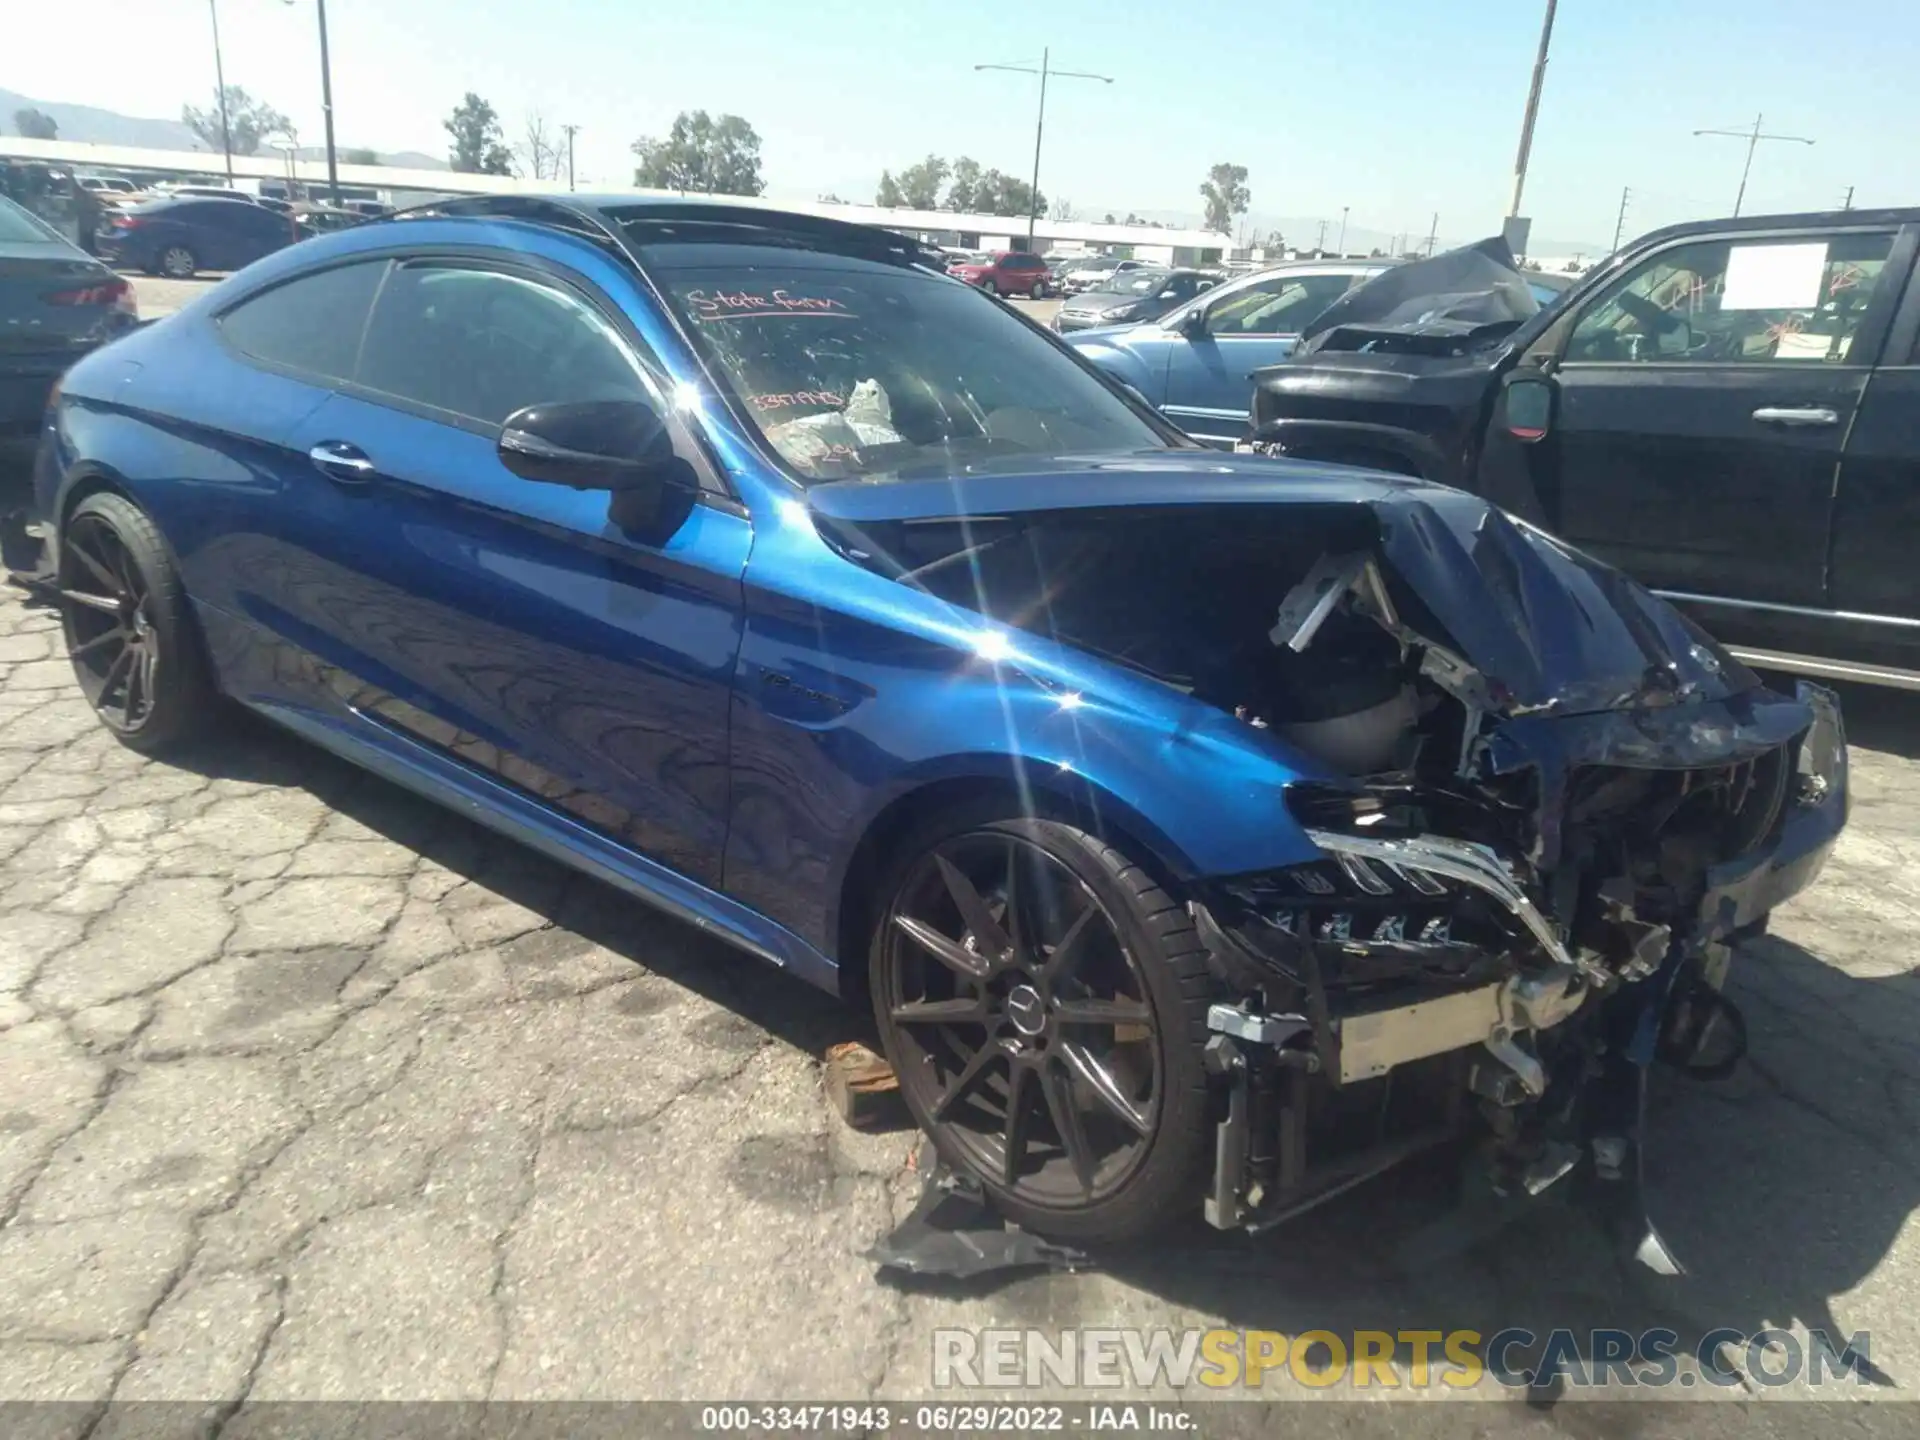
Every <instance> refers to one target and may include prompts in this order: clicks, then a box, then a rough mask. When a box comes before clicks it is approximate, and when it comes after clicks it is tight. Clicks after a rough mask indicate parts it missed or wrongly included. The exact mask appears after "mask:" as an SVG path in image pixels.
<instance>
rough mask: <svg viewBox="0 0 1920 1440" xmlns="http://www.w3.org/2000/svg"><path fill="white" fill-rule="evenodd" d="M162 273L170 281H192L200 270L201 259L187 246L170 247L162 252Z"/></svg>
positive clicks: (160, 262)
mask: <svg viewBox="0 0 1920 1440" xmlns="http://www.w3.org/2000/svg"><path fill="white" fill-rule="evenodd" d="M159 264H160V273H161V274H162V275H164V276H166V277H167V279H169V280H191V279H192V278H193V277H194V274H195V273H196V272H197V271H198V270H199V269H200V257H199V256H197V255H195V254H194V253H193V251H191V250H189V249H188V248H187V247H186V246H185V245H169V246H167V247H166V248H165V249H164V250H162V251H161V252H160V261H159Z"/></svg>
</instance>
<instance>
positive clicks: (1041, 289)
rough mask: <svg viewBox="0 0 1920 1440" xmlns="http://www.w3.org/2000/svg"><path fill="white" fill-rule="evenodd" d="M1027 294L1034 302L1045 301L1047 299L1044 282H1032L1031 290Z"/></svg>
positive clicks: (1045, 283)
mask: <svg viewBox="0 0 1920 1440" xmlns="http://www.w3.org/2000/svg"><path fill="white" fill-rule="evenodd" d="M1027 293H1028V294H1029V295H1030V296H1032V297H1033V298H1034V299H1035V300H1044V299H1046V298H1047V282H1046V281H1044V280H1036V281H1034V282H1033V289H1031V290H1029V291H1028V292H1027Z"/></svg>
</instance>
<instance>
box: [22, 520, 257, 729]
mask: <svg viewBox="0 0 1920 1440" xmlns="http://www.w3.org/2000/svg"><path fill="white" fill-rule="evenodd" d="M58 564H59V570H58V574H57V578H58V583H59V587H60V614H61V621H62V629H63V630H64V632H65V634H66V641H67V654H68V656H69V657H70V658H71V659H72V661H73V671H74V676H75V678H76V679H78V680H79V682H80V690H81V693H82V694H84V695H85V696H86V698H87V703H88V704H89V705H91V706H93V709H94V713H95V714H96V715H98V716H99V717H100V720H101V723H102V724H104V725H105V726H106V727H107V728H108V729H109V730H111V731H113V732H114V733H115V734H116V735H118V736H119V737H120V738H121V740H123V741H125V742H126V743H127V744H128V745H130V746H132V747H133V748H134V749H136V750H143V751H156V750H161V749H164V748H166V747H167V746H168V745H171V744H173V743H174V742H176V741H178V740H181V739H184V738H186V737H187V736H189V735H191V734H193V733H195V732H197V731H202V730H204V729H206V728H208V727H209V726H210V725H211V724H212V723H213V722H214V720H215V718H216V716H217V714H218V710H219V706H220V700H219V696H218V694H217V692H216V691H215V689H214V687H213V683H212V681H211V679H210V678H209V677H208V673H207V666H206V662H205V659H204V657H203V656H202V654H201V649H200V637H199V634H198V632H197V631H196V630H195V628H194V625H193V617H192V615H191V614H190V612H189V609H188V601H187V595H186V591H185V589H184V588H182V586H181V584H180V577H179V575H178V574H177V573H176V572H175V570H174V568H173V561H172V559H171V558H170V557H169V556H168V554H167V548H166V545H165V543H164V542H163V541H162V540H161V538H160V532H159V531H158V530H156V529H155V528H154V525H153V521H152V520H150V519H148V518H147V514H146V512H145V511H143V510H141V509H140V507H139V506H137V505H135V504H134V503H133V502H132V501H130V500H128V499H126V498H125V497H124V496H121V495H113V494H101V495H89V496H88V497H87V498H86V499H84V500H82V501H81V502H80V503H79V505H77V506H75V507H74V511H73V513H72V514H71V515H70V516H68V517H67V521H66V523H65V524H64V525H62V526H61V527H60V552H59V561H58Z"/></svg>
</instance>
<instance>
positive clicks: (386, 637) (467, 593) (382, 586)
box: [251, 256, 751, 885]
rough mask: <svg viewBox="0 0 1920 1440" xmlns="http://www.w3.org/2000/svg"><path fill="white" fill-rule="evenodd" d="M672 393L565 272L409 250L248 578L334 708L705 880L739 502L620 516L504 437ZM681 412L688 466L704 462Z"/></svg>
mask: <svg viewBox="0 0 1920 1440" xmlns="http://www.w3.org/2000/svg"><path fill="white" fill-rule="evenodd" d="M665 393H666V386H665V382H664V371H662V370H661V369H660V367H659V364H658V362H657V360H655V359H654V358H653V357H651V356H650V355H648V354H647V353H646V352H645V350H644V348H643V346H642V344H641V342H640V341H639V339H638V336H637V335H636V334H635V333H634V332H633V331H632V329H631V327H630V326H628V325H627V324H626V323H625V322H624V320H623V319H622V318H621V317H620V315H619V313H618V310H617V307H615V306H614V305H613V304H612V303H611V302H610V301H609V300H608V299H607V298H606V297H605V296H604V295H602V294H600V293H598V292H596V291H594V290H593V289H592V288H591V287H589V286H587V285H586V284H585V283H584V282H583V281H580V280H578V279H577V278H576V277H569V276H567V275H564V274H561V273H559V272H556V271H552V270H548V269H545V268H541V267H532V266H526V265H521V264H518V263H513V262H508V261H505V260H501V261H498V262H495V261H493V260H490V259H478V258H473V257H451V256H450V257H446V258H440V259H409V260H405V261H402V262H397V263H396V264H395V265H394V267H393V269H392V270H391V272H390V273H389V274H388V275H387V276H386V278H385V279H384V281H383V283H382V285H381V288H380V292H379V295H378V298H377V299H376V300H375V302H374V305H373V309H372V314H371V317H370V319H369V321H368V324H367V328H366V333H365V336H364V339H363V341H362V343H361V344H360V346H359V348H358V360H357V363H356V366H355V369H354V373H353V377H352V379H351V381H350V382H348V383H346V384H344V385H342V386H341V387H340V388H339V389H338V390H337V391H336V392H335V393H333V394H332V395H330V396H329V397H328V398H327V399H326V401H325V402H324V403H323V404H321V405H320V406H319V408H318V409H317V410H315V411H314V412H313V413H312V414H311V415H309V416H307V417H306V418H305V419H304V420H303V421H302V422H301V423H300V424H299V425H298V426H296V427H295V429H294V430H293V432H292V433H291V435H290V436H289V437H288V440H287V442H286V444H285V446H284V447H283V448H284V450H285V451H286V452H287V453H289V454H291V455H294V456H304V457H307V459H306V464H305V468H304V471H303V472H302V473H301V474H300V476H299V482H298V485H299V491H300V495H299V498H297V499H295V500H294V502H293V509H294V510H296V511H297V512H298V515H299V527H300V533H299V534H297V535H292V534H290V535H288V536H286V537H285V542H284V544H283V545H282V546H280V547H279V550H278V553H277V554H274V555H266V556H263V557H262V563H261V565H260V566H259V567H258V569H259V572H260V573H258V574H257V575H256V576H255V577H254V578H253V580H252V581H251V583H252V584H253V585H254V586H255V587H256V588H257V589H258V590H260V591H261V592H262V596H263V600H264V609H265V611H266V612H270V613H272V614H273V615H274V617H275V618H274V621H273V624H274V625H275V627H276V628H277V629H278V630H279V632H280V633H281V635H282V637H283V638H285V639H287V640H289V641H291V642H292V643H293V644H294V645H296V646H298V647H299V649H300V650H301V651H303V652H305V654H306V655H307V656H308V657H309V658H310V663H311V665H312V667H313V668H314V672H315V673H316V674H317V675H319V676H322V677H323V678H324V683H325V684H327V685H328V686H329V687H331V689H332V691H333V693H334V695H335V697H336V703H342V704H344V705H346V706H347V707H348V708H349V709H350V710H351V711H353V712H354V713H355V714H357V715H358V716H360V717H362V718H364V719H367V720H370V721H372V722H374V723H377V724H380V725H384V726H386V727H388V728H389V729H390V730H393V731H397V732H399V733H400V734H402V735H404V736H406V737H407V738H409V739H411V740H414V741H417V742H419V743H422V744H425V745H427V746H430V747H432V748H433V749H435V750H438V751H440V752H442V753H443V754H445V755H448V756H451V757H454V758H456V759H458V760H460V761H462V762H464V763H466V764H468V765H471V766H474V767H477V768H479V769H481V770H483V771H486V772H487V773H489V774H490V775H492V776H493V777H495V778H497V779H499V780H503V781H505V782H506V783H508V784H510V785H512V786H515V787H517V788H518V789H520V790H522V791H524V792H526V793H528V794H530V795H532V796H534V797H537V798H539V799H541V800H543V801H545V802H546V803H548V804H549V805H551V806H553V807H554V808H556V809H557V810H560V811H564V812H566V813H567V814H568V815H569V816H570V817H571V818H574V819H576V820H579V821H581V822H583V823H585V824H587V825H589V826H591V827H592V828H594V829H595V830H598V831H600V832H602V833H604V834H607V835H609V836H611V837H612V838H614V839H616V840H618V841H620V842H621V843H623V844H625V845H628V846H630V847H631V848H633V849H635V850H638V851H640V852H642V853H644V854H647V855H649V856H651V857H653V858H655V859H656V860H659V861H660V862H662V863H663V864H666V865H668V866H670V867H672V868H673V869H675V870H677V871H679V872H680V873H682V874H684V875H687V876H690V877H692V878H694V879H696V880H698V881H700V882H702V883H704V884H710V885H712V884H718V882H719V878H720V860H721V854H722V850H723V847H724V841H725V826H726V813H727V722H728V703H729V694H730V686H731V682H732V674H733V665H734V660H735V656H736V654H737V651H738V648H739V644H740V633H741V590H740V575H741V572H742V570H743V569H744V566H745V563H746V555H747V550H748V545H749V541H750V539H751V531H750V528H749V525H748V522H747V520H746V518H745V515H744V512H743V511H742V510H741V509H740V507H738V506H737V505H735V504H733V503H732V502H731V501H729V500H726V499H724V498H723V497H721V496H720V495H719V494H718V493H717V492H716V491H715V490H714V489H712V488H711V487H712V486H713V485H716V484H717V482H715V481H711V480H709V482H708V488H705V489H702V488H700V487H699V486H698V485H697V484H696V485H695V486H694V487H693V488H690V489H689V490H688V491H687V492H686V496H687V504H686V505H684V506H683V507H680V508H679V509H678V510H676V511H674V512H672V513H666V514H657V513H656V514H649V515H644V516H638V515H627V514H625V513H623V512H622V510H621V507H620V505H619V503H618V500H617V498H610V497H609V496H608V495H607V494H606V493H603V492H583V491H575V490H572V489H568V488H565V487H561V486H555V485H543V484H537V483H534V482H530V481H527V480H523V479H521V478H519V477H517V476H515V475H513V474H512V473H510V472H509V471H508V470H507V469H506V468H505V467H504V466H503V465H502V464H501V462H500V460H499V458H498V454H497V451H496V448H495V446H496V441H497V437H498V434H499V430H500V426H501V422H502V421H503V420H504V419H506V417H507V416H508V415H509V414H511V413H512V412H513V411H515V410H518V409H520V408H521V407H523V406H526V405H531V404H536V403H540V402H552V401H564V400H588V399H635V400H640V401H643V402H645V403H647V404H649V405H651V406H653V407H654V408H655V409H656V410H658V411H659V412H660V413H662V414H665V415H668V416H669V417H671V415H672V412H671V409H670V407H669V406H667V404H666V402H665V400H664V394H665ZM669 424H670V427H672V428H674V429H675V431H676V446H677V448H678V450H679V451H680V453H681V454H683V455H684V456H685V457H686V466H687V472H686V473H687V474H688V476H689V477H692V478H693V479H694V480H696V481H697V480H698V477H699V476H700V475H701V474H702V473H703V471H702V469H701V467H702V466H704V463H705V462H704V460H702V459H701V458H700V457H699V455H698V452H697V451H696V450H695V449H694V448H693V447H692V446H691V444H690V442H689V439H688V437H687V436H686V435H685V434H684V433H683V432H680V431H679V428H678V421H677V420H672V419H670V420H669ZM696 497H698V498H696ZM709 501H710V502H711V503H707V502H709ZM267 597H270V598H267ZM256 608H261V602H256Z"/></svg>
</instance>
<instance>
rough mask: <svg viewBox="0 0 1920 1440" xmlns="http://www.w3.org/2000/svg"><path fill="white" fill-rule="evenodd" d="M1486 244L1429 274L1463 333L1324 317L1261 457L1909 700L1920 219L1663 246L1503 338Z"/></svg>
mask: <svg viewBox="0 0 1920 1440" xmlns="http://www.w3.org/2000/svg"><path fill="white" fill-rule="evenodd" d="M1497 247H1498V242H1492V246H1485V245H1483V246H1479V247H1474V249H1473V250H1471V251H1460V252H1454V255H1453V256H1443V257H1436V260H1435V261H1433V262H1427V263H1429V264H1434V265H1438V264H1439V261H1441V260H1447V261H1449V262H1450V263H1451V265H1452V271H1451V273H1450V274H1448V275H1443V276H1442V277H1441V279H1440V282H1439V288H1440V289H1450V290H1459V289H1480V290H1481V293H1482V296H1483V299H1482V301H1481V303H1480V309H1479V311H1478V312H1477V313H1476V311H1475V309H1474V307H1473V306H1472V305H1466V306H1460V307H1456V308H1453V309H1445V308H1435V307H1429V308H1428V309H1427V310H1425V311H1422V310H1421V309H1420V305H1419V303H1417V302H1415V303H1389V304H1384V305H1376V306H1375V307H1374V311H1373V313H1372V314H1368V313H1366V311H1367V307H1366V306H1365V305H1364V304H1361V305H1359V306H1358V307H1354V308H1357V309H1358V311H1359V312H1360V314H1359V315H1358V316H1356V315H1355V314H1354V313H1353V308H1350V309H1349V312H1348V313H1347V314H1345V315H1335V314H1332V313H1330V314H1329V315H1328V316H1326V317H1323V321H1322V323H1319V324H1317V325H1316V327H1315V328H1316V330H1317V331H1318V332H1319V333H1317V334H1314V335H1312V336H1310V337H1308V338H1306V339H1303V342H1302V345H1301V349H1300V350H1299V351H1298V352H1296V354H1295V356H1294V357H1293V358H1292V359H1290V360H1289V361H1288V362H1287V363H1286V364H1284V365H1280V366H1275V367H1272V368H1270V369H1266V370H1262V371H1259V372H1257V373H1256V374H1255V375H1254V377H1253V379H1254V381H1255V386H1256V391H1255V396H1254V405H1253V420H1254V435H1253V439H1254V443H1255V444H1256V445H1257V446H1258V447H1259V448H1262V449H1266V450H1270V451H1277V452H1280V453H1284V454H1287V455H1292V456H1300V457H1304V458H1318V459H1323V460H1336V461H1343V462H1347V463H1353V464H1363V465H1372V466H1375V467H1377V468H1382V469H1389V470H1399V471H1403V472H1407V473H1414V474H1420V475H1424V476H1426V477H1427V478H1429V479H1434V480H1440V481H1443V482H1445V483H1447V484H1451V485H1457V486H1459V487H1461V488H1463V489H1468V490H1473V491H1476V492H1478V493H1480V494H1483V495H1485V496H1486V497H1488V498H1489V499H1492V500H1495V501H1496V502H1498V503H1499V504H1501V505H1503V506H1505V507H1506V508H1507V509H1509V510H1511V511H1513V512H1514V513H1516V514H1518V515H1520V516H1522V517H1523V518H1526V519H1529V520H1532V521H1534V522H1535V523H1537V524H1539V525H1542V526H1544V527H1545V528H1547V529H1549V530H1552V531H1553V532H1555V533H1556V534H1559V535H1561V536H1563V537H1565V538H1566V539H1567V540H1568V541H1570V542H1571V543H1572V544H1574V545H1576V546H1578V547H1579V548H1581V549H1582V550H1586V551H1588V552H1590V553H1592V554H1594V555H1597V556H1599V557H1601V558H1602V559H1605V560H1608V561H1610V562H1612V563H1613V564H1615V565H1618V566H1620V567H1621V568H1622V569H1625V570H1627V571H1629V572H1630V573H1632V574H1633V575H1634V576H1636V577H1637V578H1639V579H1640V580H1642V581H1644V582H1646V583H1647V584H1648V585H1650V586H1652V587H1654V588H1655V589H1657V590H1659V591H1660V592H1661V593H1662V594H1664V595H1665V596H1666V597H1667V598H1668V599H1670V600H1674V601H1677V602H1679V603H1680V604H1681V605H1682V606H1683V608H1685V609H1687V610H1689V611H1691V612H1692V613H1693V615H1694V616H1695V618H1696V619H1698V620H1699V621H1700V622H1701V623H1702V624H1703V625H1705V626H1706V627H1707V628H1708V629H1709V630H1711V631H1712V632H1713V633H1714V635H1715V636H1717V637H1718V638H1719V639H1720V640H1722V641H1723V642H1725V643H1726V644H1727V645H1728V646H1729V647H1730V648H1731V649H1733V651H1734V653H1735V654H1737V655H1739V656H1740V657H1741V658H1742V659H1744V660H1747V661H1748V662H1749V663H1753V664H1758V665H1762V666H1766V667H1769V668H1773V669H1778V670H1788V671H1795V672H1799V673H1803V674H1809V675H1820V676H1829V677H1834V678H1839V679H1849V680H1863V681H1868V682H1873V683H1879V684H1888V685H1897V686H1901V687H1903V688H1907V689H1920V548H1916V549H1911V550H1910V548H1909V547H1920V540H1917V539H1916V537H1920V281H1916V280H1915V278H1914V273H1913V272H1914V265H1915V255H1916V251H1917V250H1920V209H1910V210H1850V211H1842V212H1836V213H1832V214H1824V215H1781V216H1768V217H1752V218H1742V219H1738V220H1720V221H1711V222H1700V223H1693V224H1687V225H1677V226H1673V227H1670V228H1668V229H1665V230H1659V231H1656V232H1655V233H1653V234H1651V235H1648V236H1646V237H1645V238H1643V239H1641V240H1638V241H1636V242H1635V243H1634V244H1632V245H1631V246H1629V247H1627V248H1626V249H1625V250H1623V251H1621V252H1620V253H1619V254H1618V255H1616V256H1614V257H1613V258H1612V259H1611V260H1609V261H1608V262H1606V263H1605V264H1604V265H1602V266H1600V267H1598V268H1596V269H1595V270H1594V271H1593V272H1592V273H1591V274H1589V275H1587V276H1585V277H1584V278H1583V279H1582V280H1581V282H1580V283H1579V284H1578V285H1577V286H1576V287H1575V288H1574V289H1572V290H1571V291H1569V292H1568V294H1567V295H1566V296H1565V297H1564V298H1563V299H1562V300H1561V301H1560V302H1559V303H1558V304H1556V305H1554V306H1552V307H1551V308H1549V309H1547V310H1545V311H1542V312H1539V313H1537V314H1532V315H1528V316H1524V317H1522V318H1519V319H1518V321H1517V323H1515V321H1514V320H1513V319H1511V318H1508V319H1504V320H1503V319H1502V318H1500V316H1499V315H1498V313H1497V308H1496V310H1495V311H1492V312H1489V311H1488V310H1487V309H1486V306H1485V302H1484V296H1485V295H1487V294H1494V293H1496V292H1497V291H1498V289H1499V287H1498V285H1497V284H1495V285H1493V286H1487V285H1485V283H1484V277H1481V278H1480V279H1478V280H1470V281H1468V282H1462V281H1461V280H1460V276H1461V274H1462V273H1463V271H1462V269H1461V260H1460V257H1463V256H1464V257H1467V259H1468V261H1470V262H1471V263H1472V264H1477V265H1480V266H1481V267H1482V268H1483V269H1485V268H1486V265H1487V263H1488V257H1489V256H1490V255H1493V254H1500V253H1503V251H1502V250H1500V249H1499V248H1497ZM1505 262H1506V264H1507V265H1509V266H1510V265H1511V257H1510V256H1507V257H1505ZM1419 269H1420V267H1419V266H1407V267H1403V268H1402V269H1401V270H1400V271H1398V272H1390V273H1393V274H1396V275H1397V277H1398V278H1397V280H1396V285H1397V287H1398V288H1399V289H1400V290H1401V291H1402V292H1406V291H1408V290H1410V289H1418V288H1419V287H1418V286H1417V285H1411V286H1410V284H1409V280H1410V278H1412V277H1413V272H1415V271H1417V270H1419ZM1376 283H1377V282H1376ZM1372 288H1373V287H1372V286H1368V287H1364V288H1363V289H1362V290H1361V291H1356V292H1354V293H1353V294H1352V295H1349V296H1348V297H1347V299H1348V300H1349V301H1359V300H1361V299H1362V298H1363V297H1364V296H1365V295H1366V294H1367V292H1368V291H1369V290H1371V289H1372ZM1507 288H1508V290H1509V292H1510V291H1511V287H1510V286H1509V287H1507ZM1386 298H1387V301H1389V302H1404V301H1406V299H1407V297H1406V295H1405V294H1404V293H1403V294H1402V295H1399V296H1391V295H1390V296H1387V297H1386ZM1447 298H1449V299H1451V298H1453V297H1452V296H1449V297H1447ZM1338 308H1339V307H1336V309H1338ZM1450 316H1461V317H1464V318H1459V319H1452V318H1448V317H1450Z"/></svg>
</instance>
